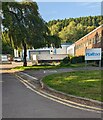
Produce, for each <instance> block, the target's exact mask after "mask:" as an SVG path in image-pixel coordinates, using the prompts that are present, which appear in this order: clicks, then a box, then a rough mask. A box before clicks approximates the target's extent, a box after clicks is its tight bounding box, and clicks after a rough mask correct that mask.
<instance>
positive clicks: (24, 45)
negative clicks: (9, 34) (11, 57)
mask: <svg viewBox="0 0 103 120" xmlns="http://www.w3.org/2000/svg"><path fill="white" fill-rule="evenodd" d="M23 47H24V58H23V66H25V67H26V66H27V60H26V57H27V50H26V44H25V43H23Z"/></svg>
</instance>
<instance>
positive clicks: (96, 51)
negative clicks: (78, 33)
mask: <svg viewBox="0 0 103 120" xmlns="http://www.w3.org/2000/svg"><path fill="white" fill-rule="evenodd" d="M101 56H102V55H101V48H93V49H86V50H85V64H86V63H87V60H99V67H101V58H102V57H101Z"/></svg>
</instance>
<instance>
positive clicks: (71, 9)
mask: <svg viewBox="0 0 103 120" xmlns="http://www.w3.org/2000/svg"><path fill="white" fill-rule="evenodd" d="M37 4H38V7H39V13H40V15H41V16H42V18H43V19H44V20H45V21H46V22H48V21H50V20H57V19H65V18H67V19H68V18H72V17H73V18H76V17H83V16H95V15H101V2H37Z"/></svg>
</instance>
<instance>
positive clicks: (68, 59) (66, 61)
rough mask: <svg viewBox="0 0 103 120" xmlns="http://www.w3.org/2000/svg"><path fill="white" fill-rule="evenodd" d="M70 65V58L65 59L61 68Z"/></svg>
mask: <svg viewBox="0 0 103 120" xmlns="http://www.w3.org/2000/svg"><path fill="white" fill-rule="evenodd" d="M69 64H70V57H69V56H68V57H65V58H64V59H63V60H62V61H61V62H60V66H68V65H69Z"/></svg>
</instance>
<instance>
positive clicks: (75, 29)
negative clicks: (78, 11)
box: [48, 16, 103, 43]
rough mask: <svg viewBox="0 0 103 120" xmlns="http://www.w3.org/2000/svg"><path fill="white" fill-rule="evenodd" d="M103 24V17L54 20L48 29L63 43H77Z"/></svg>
mask: <svg viewBox="0 0 103 120" xmlns="http://www.w3.org/2000/svg"><path fill="white" fill-rule="evenodd" d="M101 24H103V16H88V17H79V18H69V19H64V20H52V21H49V22H48V27H49V30H50V32H51V34H52V35H54V34H56V35H58V36H59V37H60V38H61V40H62V43H63V42H72V43H73V42H75V41H77V40H79V39H80V38H81V37H83V36H84V35H86V34H87V33H89V32H91V31H92V30H93V29H95V28H96V27H98V26H99V25H101Z"/></svg>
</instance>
